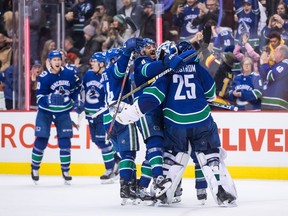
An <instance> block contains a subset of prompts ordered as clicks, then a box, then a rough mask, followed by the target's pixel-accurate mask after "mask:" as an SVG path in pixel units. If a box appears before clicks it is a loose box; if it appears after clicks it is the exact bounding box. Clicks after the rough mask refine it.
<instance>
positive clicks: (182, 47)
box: [176, 41, 194, 54]
mask: <svg viewBox="0 0 288 216" xmlns="http://www.w3.org/2000/svg"><path fill="white" fill-rule="evenodd" d="M176 46H177V49H178V53H179V54H180V53H183V52H185V51H187V50H192V49H194V48H193V46H192V44H191V43H189V42H187V41H181V42H180V43H179V44H177V45H176Z"/></svg>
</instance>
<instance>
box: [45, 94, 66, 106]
mask: <svg viewBox="0 0 288 216" xmlns="http://www.w3.org/2000/svg"><path fill="white" fill-rule="evenodd" d="M47 104H48V105H49V106H51V105H52V106H61V105H63V104H64V96H63V95H60V94H49V95H48V97H47Z"/></svg>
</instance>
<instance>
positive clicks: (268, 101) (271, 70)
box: [260, 59, 288, 110]
mask: <svg viewBox="0 0 288 216" xmlns="http://www.w3.org/2000/svg"><path fill="white" fill-rule="evenodd" d="M260 75H261V77H262V80H263V84H264V86H263V92H262V94H263V96H262V109H263V110H265V109H275V110H283V109H284V110H287V109H288V88H287V86H288V59H284V60H283V61H281V62H279V63H276V64H274V65H273V66H272V67H270V66H269V64H262V65H261V67H260Z"/></svg>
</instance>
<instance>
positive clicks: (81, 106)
mask: <svg viewBox="0 0 288 216" xmlns="http://www.w3.org/2000/svg"><path fill="white" fill-rule="evenodd" d="M73 109H74V111H75V112H76V113H78V114H80V113H82V112H83V111H84V103H83V102H82V101H81V100H78V99H77V100H75V101H74V103H73Z"/></svg>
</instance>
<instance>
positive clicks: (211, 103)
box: [209, 101, 238, 111]
mask: <svg viewBox="0 0 288 216" xmlns="http://www.w3.org/2000/svg"><path fill="white" fill-rule="evenodd" d="M209 105H211V106H215V107H219V108H222V109H227V110H232V111H238V107H235V106H233V105H227V104H222V103H217V102H214V101H211V102H209Z"/></svg>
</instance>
